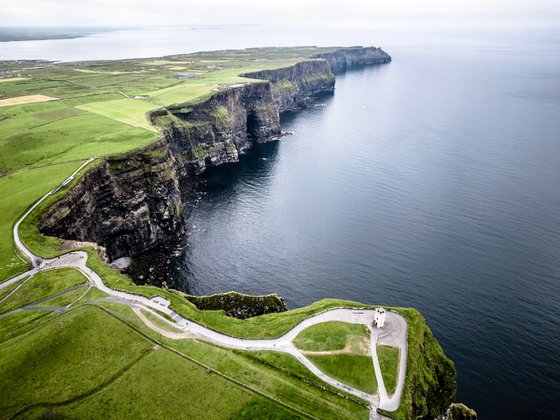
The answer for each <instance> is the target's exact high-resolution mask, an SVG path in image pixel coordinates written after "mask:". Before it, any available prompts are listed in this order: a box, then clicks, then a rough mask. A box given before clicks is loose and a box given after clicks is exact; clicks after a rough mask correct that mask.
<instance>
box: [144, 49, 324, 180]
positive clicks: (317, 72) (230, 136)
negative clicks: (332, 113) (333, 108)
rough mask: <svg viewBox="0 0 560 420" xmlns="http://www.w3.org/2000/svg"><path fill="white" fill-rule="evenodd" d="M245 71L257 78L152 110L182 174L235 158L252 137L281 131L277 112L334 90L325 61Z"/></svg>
mask: <svg viewBox="0 0 560 420" xmlns="http://www.w3.org/2000/svg"><path fill="white" fill-rule="evenodd" d="M244 76H245V77H247V78H252V79H259V80H260V81H259V82H254V81H251V82H249V81H248V82H247V83H240V84H238V85H234V86H230V87H228V88H225V89H223V90H220V91H218V92H216V93H215V94H213V95H212V96H211V97H210V98H208V99H207V100H204V101H201V102H199V103H197V104H190V105H189V106H174V107H168V108H166V109H161V110H158V111H155V112H153V113H152V115H151V121H152V123H153V124H154V125H156V126H158V127H160V128H161V129H162V131H163V133H164V136H165V139H166V141H167V143H168V144H169V146H170V148H171V150H173V152H174V154H175V156H176V158H177V161H178V162H179V163H180V166H181V168H180V172H181V175H183V176H184V175H187V174H190V173H192V174H200V173H202V172H204V171H205V170H206V169H207V168H208V167H211V166H218V165H222V164H224V163H232V162H237V161H239V155H240V153H242V152H243V151H244V150H245V149H248V148H249V147H251V146H252V144H253V143H254V142H266V141H270V140H276V139H278V138H279V137H280V136H281V134H282V132H281V129H280V112H282V111H285V110H287V109H291V108H295V107H298V106H301V105H304V104H305V103H307V102H308V101H309V100H310V98H311V97H313V96H316V95H318V94H320V93H325V92H330V93H332V92H333V91H334V75H333V74H332V73H331V71H330V69H329V65H328V63H327V62H325V61H324V60H312V61H304V62H301V63H297V64H295V65H294V66H290V67H287V68H280V69H276V70H264V71H259V72H254V73H247V74H245V75H244Z"/></svg>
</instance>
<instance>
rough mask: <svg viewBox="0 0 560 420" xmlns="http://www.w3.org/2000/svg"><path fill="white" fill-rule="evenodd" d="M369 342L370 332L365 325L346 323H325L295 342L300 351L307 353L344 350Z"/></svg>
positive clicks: (308, 331)
mask: <svg viewBox="0 0 560 420" xmlns="http://www.w3.org/2000/svg"><path fill="white" fill-rule="evenodd" d="M364 340H365V341H366V342H369V331H368V330H367V328H366V327H365V326H364V325H357V324H348V323H346V322H336V321H333V322H324V323H322V324H315V325H312V326H311V327H309V328H306V329H305V330H303V331H302V332H301V333H299V334H298V336H297V337H296V338H295V340H294V344H295V346H296V347H297V348H298V349H301V350H307V351H329V350H342V349H344V348H345V347H346V346H349V347H357V346H352V344H357V343H359V342H360V341H364ZM368 345H369V343H368Z"/></svg>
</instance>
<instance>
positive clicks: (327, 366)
mask: <svg viewBox="0 0 560 420" xmlns="http://www.w3.org/2000/svg"><path fill="white" fill-rule="evenodd" d="M308 358H309V360H311V361H312V362H313V363H314V364H315V366H317V367H318V368H319V369H320V370H322V371H323V372H324V373H326V374H327V375H329V376H331V377H333V378H335V379H338V380H339V381H341V382H344V383H345V384H347V385H350V386H351V387H353V388H356V389H359V390H361V391H364V392H367V393H368V394H374V393H375V392H376V391H377V381H376V380H375V371H374V370H373V362H372V360H371V357H369V356H360V355H354V354H334V355H326V356H308Z"/></svg>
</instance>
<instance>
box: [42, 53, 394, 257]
mask: <svg viewBox="0 0 560 420" xmlns="http://www.w3.org/2000/svg"><path fill="white" fill-rule="evenodd" d="M385 56H387V57H388V55H387V54H386V53H384V52H382V51H381V50H379V49H376V48H373V49H372V48H363V49H358V48H348V49H343V50H341V51H339V52H332V53H328V54H323V55H321V56H317V57H315V58H313V59H303V61H301V62H298V63H296V64H294V65H292V66H288V67H285V68H278V69H274V70H262V71H257V72H252V73H247V74H245V75H244V76H245V77H246V78H248V79H259V80H248V81H247V82H246V83H239V84H236V85H227V86H224V87H222V88H220V89H217V91H216V92H213V93H212V94H211V95H209V96H208V97H206V98H203V99H202V100H199V101H198V102H195V103H193V102H191V103H188V104H183V105H174V106H169V107H167V108H161V109H158V110H156V111H153V112H151V113H150V116H149V118H150V121H151V122H152V124H154V125H156V126H158V127H159V128H160V129H161V131H162V132H163V138H162V139H161V140H160V141H159V142H157V143H156V144H153V145H150V146H149V147H147V148H145V149H144V150H141V151H136V152H132V153H129V154H127V155H125V156H121V157H112V158H109V159H107V160H106V161H105V162H103V163H102V164H101V165H98V166H97V167H95V168H94V169H92V170H90V171H89V172H88V173H87V174H86V175H84V176H83V177H82V179H81V180H80V181H79V182H78V184H77V185H76V186H75V187H74V188H73V189H72V190H71V191H70V192H69V194H67V195H66V196H65V197H64V198H63V199H62V200H61V201H59V202H58V203H56V204H55V205H54V206H52V207H51V208H50V209H49V210H48V211H47V212H45V214H43V216H42V220H41V226H40V230H41V232H43V233H44V234H47V235H51V236H57V237H61V238H64V239H69V240H78V241H88V242H96V243H98V244H99V245H101V246H103V247H105V248H106V249H107V254H108V257H109V259H110V260H115V259H118V258H121V257H125V256H135V255H138V254H140V253H143V252H146V251H148V250H151V249H154V248H157V247H161V246H165V244H166V243H167V242H168V241H170V240H172V239H174V238H176V237H177V235H180V234H181V233H183V232H184V230H185V224H184V220H183V216H182V211H183V208H184V203H183V198H182V195H181V189H180V187H179V182H180V180H183V179H186V178H188V176H189V175H192V174H194V175H196V174H200V173H201V172H203V171H205V170H206V169H207V168H208V167H211V166H218V165H221V164H225V163H233V162H237V161H238V160H239V155H240V154H241V153H242V152H243V151H244V150H245V149H247V148H249V147H251V146H252V144H253V143H255V142H266V141H270V140H275V139H278V138H279V137H280V136H281V135H282V132H281V127H280V112H282V111H285V110H288V109H293V108H297V107H299V106H302V105H305V104H306V103H307V102H308V101H309V100H310V98H312V97H313V96H316V95H318V94H321V93H332V92H333V91H334V82H335V80H334V75H333V73H332V71H331V69H332V70H335V71H341V70H342V69H346V68H348V67H351V66H355V65H369V64H377V63H382V62H386V58H383V57H385ZM389 59H390V58H389ZM383 60H385V61H383Z"/></svg>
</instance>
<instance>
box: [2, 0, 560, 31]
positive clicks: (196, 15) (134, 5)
mask: <svg viewBox="0 0 560 420" xmlns="http://www.w3.org/2000/svg"><path fill="white" fill-rule="evenodd" d="M0 10H1V13H0V26H66V27H70V26H71V27H76V26H118V27H131V26H149V25H156V26H157V25H193V24H248V23H293V24H309V25H317V24H322V25H325V24H326V25H329V24H332V25H337V26H343V25H355V24H368V23H372V22H376V21H385V22H388V21H410V20H414V21H416V22H419V23H422V22H424V23H426V24H429V23H430V21H433V20H440V21H441V20H443V21H447V22H450V24H452V25H455V24H460V23H461V22H466V21H468V22H471V23H478V24H495V23H498V24H506V25H518V24H537V25H538V24H545V25H554V24H555V23H557V22H559V21H560V19H559V17H560V0H463V1H457V0H382V1H381V0H274V1H270V0H229V1H228V0H196V1H193V0H165V1H155V0H18V1H9V0H0Z"/></svg>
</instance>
